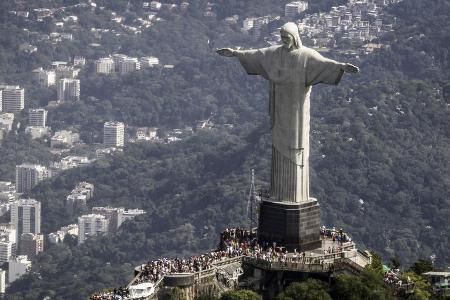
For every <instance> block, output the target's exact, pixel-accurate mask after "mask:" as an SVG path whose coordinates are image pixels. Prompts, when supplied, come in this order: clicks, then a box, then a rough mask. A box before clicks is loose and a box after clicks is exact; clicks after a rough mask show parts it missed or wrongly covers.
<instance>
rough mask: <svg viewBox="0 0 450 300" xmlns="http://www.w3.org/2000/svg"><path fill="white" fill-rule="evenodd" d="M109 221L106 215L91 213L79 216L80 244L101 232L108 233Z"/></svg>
mask: <svg viewBox="0 0 450 300" xmlns="http://www.w3.org/2000/svg"><path fill="white" fill-rule="evenodd" d="M108 229H109V221H108V219H107V218H106V217H105V216H102V215H96V214H89V215H83V216H81V217H78V244H82V243H84V242H85V241H86V239H88V238H90V237H92V236H96V235H98V234H101V233H107V232H108Z"/></svg>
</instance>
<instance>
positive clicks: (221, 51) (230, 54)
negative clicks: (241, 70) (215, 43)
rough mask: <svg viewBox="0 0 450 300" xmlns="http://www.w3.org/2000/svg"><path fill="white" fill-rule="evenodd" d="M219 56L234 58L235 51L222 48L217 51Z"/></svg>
mask: <svg viewBox="0 0 450 300" xmlns="http://www.w3.org/2000/svg"><path fill="white" fill-rule="evenodd" d="M216 52H217V54H219V55H220V56H226V57H233V56H234V52H235V50H233V49H231V48H221V49H217V50H216Z"/></svg>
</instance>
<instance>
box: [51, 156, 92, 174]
mask: <svg viewBox="0 0 450 300" xmlns="http://www.w3.org/2000/svg"><path fill="white" fill-rule="evenodd" d="M91 162H92V161H91V160H89V158H88V157H86V156H73V155H70V156H66V157H64V158H62V159H61V160H60V161H58V162H54V163H53V164H52V165H51V167H50V173H51V175H52V176H56V175H58V174H59V173H61V172H62V171H64V170H69V169H72V168H76V167H81V166H87V165H89V164H90V163H91Z"/></svg>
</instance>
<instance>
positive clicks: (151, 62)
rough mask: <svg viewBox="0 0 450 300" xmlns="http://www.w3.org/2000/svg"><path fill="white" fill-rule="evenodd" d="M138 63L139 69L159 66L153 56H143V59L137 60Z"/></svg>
mask: <svg viewBox="0 0 450 300" xmlns="http://www.w3.org/2000/svg"><path fill="white" fill-rule="evenodd" d="M139 63H140V65H141V68H142V69H143V68H152V67H154V66H157V65H159V58H157V57H154V56H145V57H141V59H139Z"/></svg>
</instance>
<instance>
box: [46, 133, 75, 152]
mask: <svg viewBox="0 0 450 300" xmlns="http://www.w3.org/2000/svg"><path fill="white" fill-rule="evenodd" d="M79 141H80V134H79V133H76V132H72V131H69V130H60V131H57V132H55V134H54V135H53V136H52V138H51V139H50V147H51V148H55V147H72V145H73V144H74V143H78V142H79Z"/></svg>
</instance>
